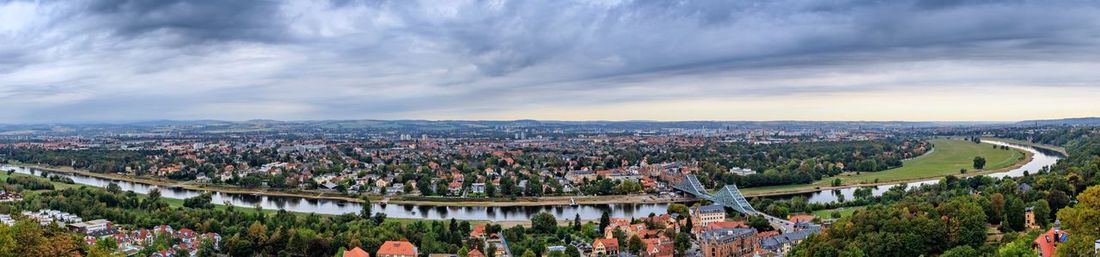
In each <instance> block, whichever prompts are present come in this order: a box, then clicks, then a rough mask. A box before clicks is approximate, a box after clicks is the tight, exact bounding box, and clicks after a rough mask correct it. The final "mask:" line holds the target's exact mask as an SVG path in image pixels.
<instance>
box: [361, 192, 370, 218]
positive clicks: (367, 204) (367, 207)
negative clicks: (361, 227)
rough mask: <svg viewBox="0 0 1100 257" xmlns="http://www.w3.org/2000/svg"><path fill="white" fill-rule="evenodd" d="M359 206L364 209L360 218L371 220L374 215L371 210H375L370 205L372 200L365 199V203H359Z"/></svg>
mask: <svg viewBox="0 0 1100 257" xmlns="http://www.w3.org/2000/svg"><path fill="white" fill-rule="evenodd" d="M359 205H360V206H362V209H360V210H359V217H361V218H364V219H369V218H370V216H371V213H372V211H371V208H373V206H371V203H370V198H367V197H363V202H362V203H359Z"/></svg>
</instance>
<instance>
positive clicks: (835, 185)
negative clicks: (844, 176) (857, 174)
mask: <svg viewBox="0 0 1100 257" xmlns="http://www.w3.org/2000/svg"><path fill="white" fill-rule="evenodd" d="M843 184H844V182H842V181H840V179H839V178H838V179H833V186H834V187H838V186H840V185H843Z"/></svg>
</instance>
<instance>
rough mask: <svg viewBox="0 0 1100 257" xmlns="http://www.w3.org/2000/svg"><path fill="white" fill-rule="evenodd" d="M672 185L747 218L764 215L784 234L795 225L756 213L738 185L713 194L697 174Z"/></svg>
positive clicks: (688, 175) (686, 176)
mask: <svg viewBox="0 0 1100 257" xmlns="http://www.w3.org/2000/svg"><path fill="white" fill-rule="evenodd" d="M672 184H673V185H672V188H675V189H676V190H679V191H682V192H684V193H687V194H690V195H693V196H695V197H698V198H701V199H706V200H708V201H710V202H712V203H714V204H718V205H722V206H725V207H728V208H730V209H733V210H734V211H737V212H740V213H742V214H744V215H745V216H753V215H762V216H764V217H765V218H767V219H768V223H771V225H772V226H773V227H776V228H778V229H779V230H782V231H783V232H788V231H791V230H792V229H793V226H794V223H791V222H790V221H788V220H786V219H781V218H777V217H773V216H771V215H768V214H766V213H763V212H759V211H756V209H754V208H752V204H749V200H748V199H745V196H744V195H742V194H741V190H738V189H737V185H726V186H724V187H722V188H721V189H719V190H718V192H715V193H713V194H712V193H710V192H709V191H707V189H706V188H705V187H703V184H702V183H699V178H698V177H696V176H695V174H687V175H684V177H683V179H682V180H681V182H680V183H672Z"/></svg>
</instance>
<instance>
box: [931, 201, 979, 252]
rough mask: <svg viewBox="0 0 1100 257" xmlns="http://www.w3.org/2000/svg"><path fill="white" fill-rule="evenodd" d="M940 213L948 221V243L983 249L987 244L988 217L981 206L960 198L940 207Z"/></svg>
mask: <svg viewBox="0 0 1100 257" xmlns="http://www.w3.org/2000/svg"><path fill="white" fill-rule="evenodd" d="M939 211H940V213H941V214H942V215H943V216H945V218H946V219H947V220H945V222H947V225H948V226H947V227H948V231H947V239H948V240H949V241H948V243H950V244H951V245H969V246H971V247H981V246H982V244H983V243H985V236H986V234H985V224H986V223H985V222H986V217H985V212H984V211H982V207H981V206H978V204H976V203H974V202H973V201H971V200H969V199H966V198H962V197H960V198H958V199H954V200H951V201H949V202H947V203H946V204H943V205H940V207H939Z"/></svg>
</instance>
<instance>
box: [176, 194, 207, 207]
mask: <svg viewBox="0 0 1100 257" xmlns="http://www.w3.org/2000/svg"><path fill="white" fill-rule="evenodd" d="M213 199H214V198H213V196H212V195H211V194H210V193H209V192H203V193H201V194H199V195H196V196H195V197H189V198H187V199H184V200H183V206H184V207H187V208H197V209H211V208H214V203H213V202H212V201H213Z"/></svg>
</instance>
